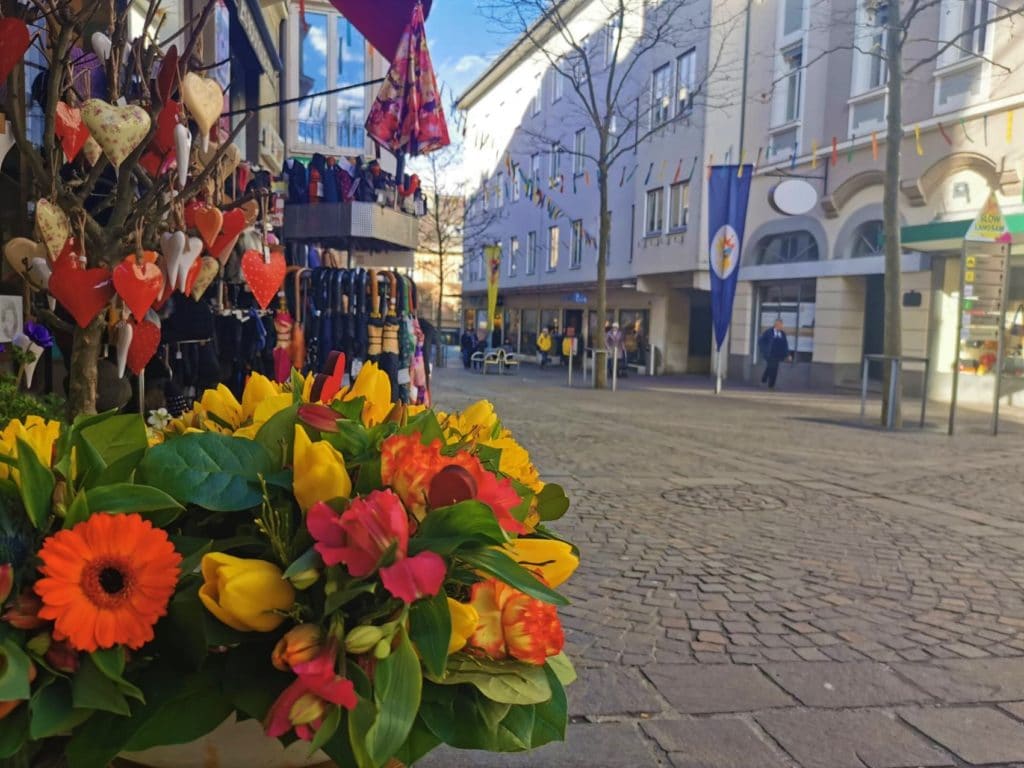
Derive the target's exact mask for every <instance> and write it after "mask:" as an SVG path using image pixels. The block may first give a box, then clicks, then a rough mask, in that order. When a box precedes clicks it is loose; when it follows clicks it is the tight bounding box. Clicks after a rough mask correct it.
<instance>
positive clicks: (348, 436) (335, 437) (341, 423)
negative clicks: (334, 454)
mask: <svg viewBox="0 0 1024 768" xmlns="http://www.w3.org/2000/svg"><path fill="white" fill-rule="evenodd" d="M322 437H323V439H324V440H325V441H326V442H328V443H330V444H331V445H333V446H334V447H335V448H337V449H338V451H340V452H341V455H342V456H344V457H345V461H346V462H349V461H352V460H353V459H356V458H359V457H361V456H365V455H366V454H367V453H369V451H370V433H369V432H367V431H366V427H364V426H363V425H362V424H360V423H359V422H358V421H349V420H347V419H341V418H339V419H338V431H337V432H323V433H322Z"/></svg>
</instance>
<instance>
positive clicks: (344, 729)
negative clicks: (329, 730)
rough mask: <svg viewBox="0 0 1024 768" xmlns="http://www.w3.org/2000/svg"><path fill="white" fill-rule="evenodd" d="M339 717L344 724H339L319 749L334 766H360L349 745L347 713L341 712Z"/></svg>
mask: <svg viewBox="0 0 1024 768" xmlns="http://www.w3.org/2000/svg"><path fill="white" fill-rule="evenodd" d="M341 717H342V719H343V720H344V721H345V722H344V724H339V726H338V729H337V730H336V731H335V732H334V736H332V737H331V738H330V739H328V741H327V743H326V744H324V745H323V746H322V747H321V749H322V750H323V751H324V754H325V755H327V756H328V757H329V758H331V760H333V761H334V763H335V764H336V765H343V766H354V765H361V764H360V763H359V762H358V761H357V760H356V756H355V753H354V752H353V751H352V745H351V744H350V743H349V725H348V720H349V713H348V712H344V711H343V712H341ZM364 756H365V755H364Z"/></svg>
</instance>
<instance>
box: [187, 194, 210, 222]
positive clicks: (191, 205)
mask: <svg viewBox="0 0 1024 768" xmlns="http://www.w3.org/2000/svg"><path fill="white" fill-rule="evenodd" d="M205 207H206V203H204V202H203V201H202V200H190V201H189V202H187V203H185V228H186V229H195V228H196V214H197V213H199V211H201V210H202V209H203V208H205Z"/></svg>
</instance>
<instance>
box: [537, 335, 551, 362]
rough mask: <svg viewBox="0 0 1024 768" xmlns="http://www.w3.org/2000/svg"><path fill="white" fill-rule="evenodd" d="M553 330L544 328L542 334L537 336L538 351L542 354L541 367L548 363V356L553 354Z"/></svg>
mask: <svg viewBox="0 0 1024 768" xmlns="http://www.w3.org/2000/svg"><path fill="white" fill-rule="evenodd" d="M551 344H552V341H551V332H550V331H549V330H548V329H547V328H544V329H543V330H542V331H541V332H540V335H538V336H537V352H538V353H539V354H540V367H541V368H544V367H546V366H547V364H548V359H549V358H548V356H549V355H550V354H551Z"/></svg>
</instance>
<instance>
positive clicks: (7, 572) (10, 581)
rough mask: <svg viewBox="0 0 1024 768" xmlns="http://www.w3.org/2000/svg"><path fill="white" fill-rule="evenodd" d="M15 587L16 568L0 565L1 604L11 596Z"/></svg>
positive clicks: (5, 564) (6, 564) (8, 564)
mask: <svg viewBox="0 0 1024 768" xmlns="http://www.w3.org/2000/svg"><path fill="white" fill-rule="evenodd" d="M13 586H14V567H13V566H12V565H11V564H10V563H4V564H3V565H0V603H2V602H4V601H5V600H6V599H7V598H8V597H10V596H11V588H12V587H13Z"/></svg>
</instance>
